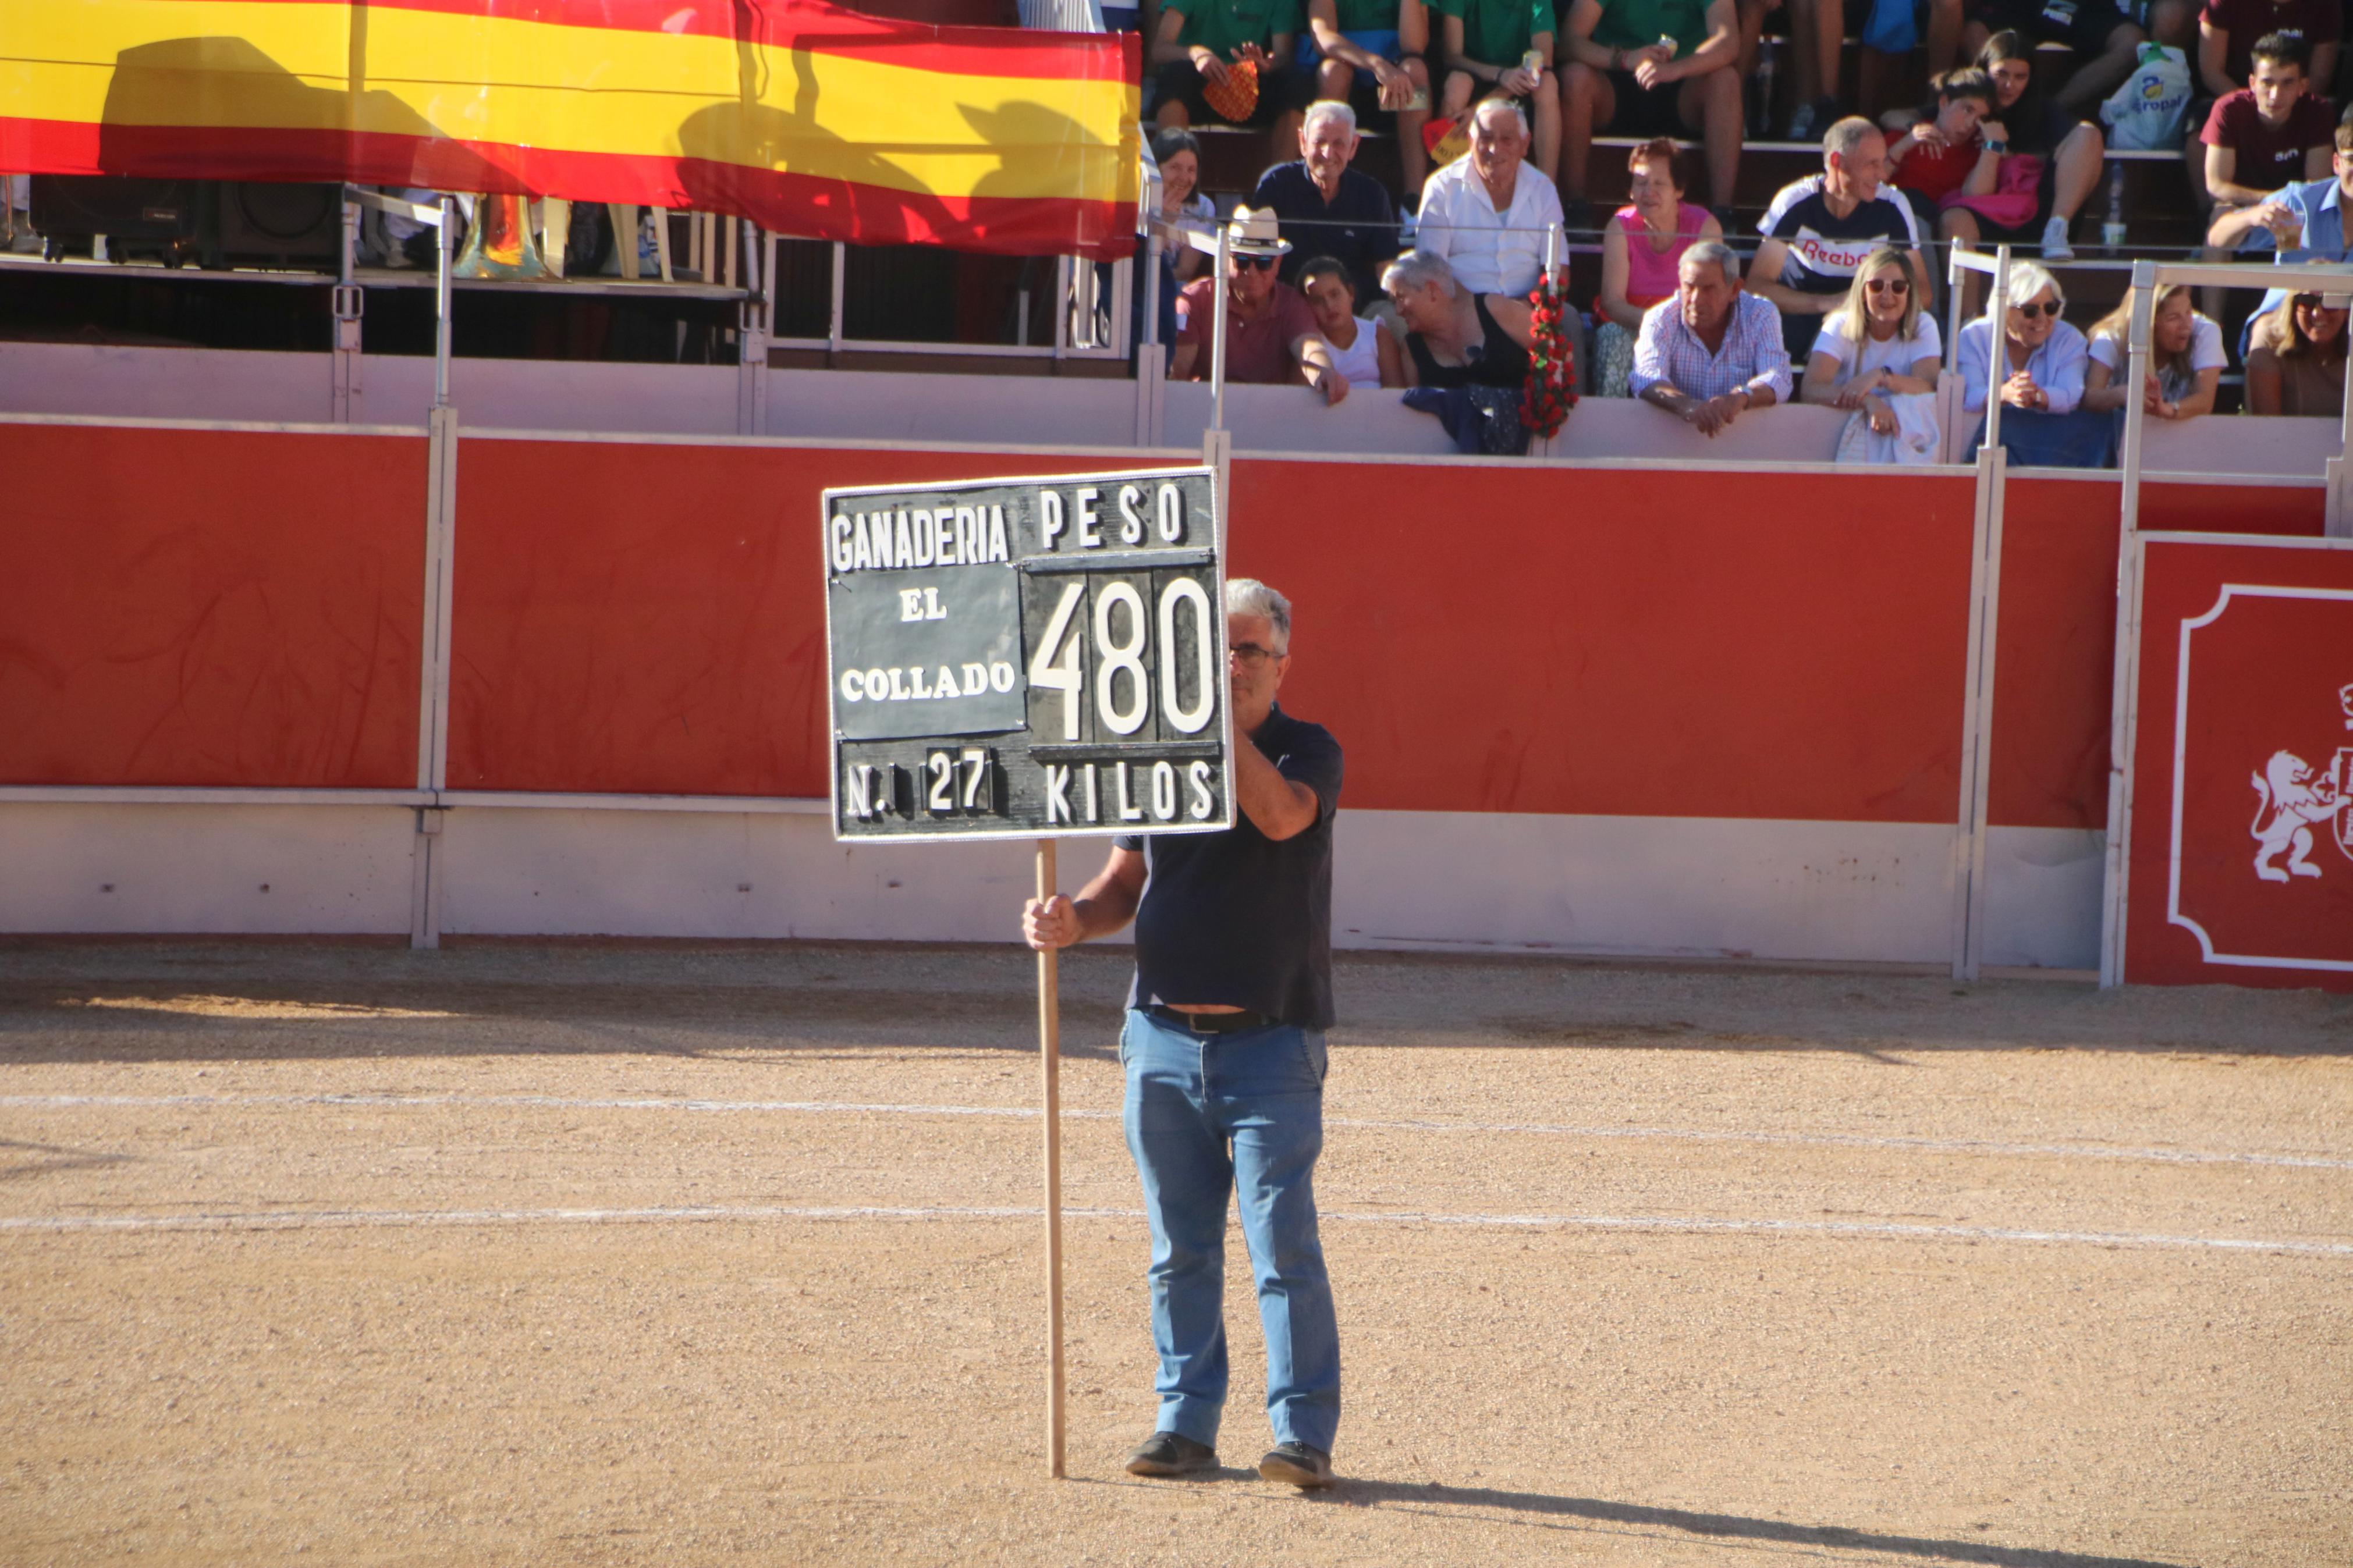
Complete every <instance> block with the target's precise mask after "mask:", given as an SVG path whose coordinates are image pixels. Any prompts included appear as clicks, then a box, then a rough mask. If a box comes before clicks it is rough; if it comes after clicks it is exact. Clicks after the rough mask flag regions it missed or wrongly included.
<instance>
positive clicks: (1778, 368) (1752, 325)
mask: <svg viewBox="0 0 2353 1568" xmlns="http://www.w3.org/2000/svg"><path fill="white" fill-rule="evenodd" d="M1628 386H1629V388H1630V390H1631V391H1632V393H1633V394H1634V395H1635V396H1637V397H1639V398H1641V400H1642V401H1643V402H1645V403H1649V404H1653V405H1657V406H1658V407H1661V408H1663V409H1665V410H1666V411H1667V412H1668V413H1670V414H1672V415H1673V416H1675V417H1676V418H1678V419H1680V420H1682V421H1683V423H1684V424H1686V425H1689V426H1691V427H1692V428H1693V429H1694V430H1697V431H1698V432H1699V433H1700V434H1701V435H1703V436H1714V435H1715V433H1716V432H1717V431H1719V430H1722V429H1724V428H1725V426H1728V425H1730V424H1731V423H1732V422H1733V421H1734V420H1735V419H1737V418H1739V417H1740V416H1742V415H1743V414H1746V413H1747V412H1748V411H1749V410H1751V409H1756V408H1770V407H1771V406H1772V405H1774V404H1776V403H1780V402H1785V401H1787V400H1788V396H1789V351H1788V349H1786V348H1784V347H1782V346H1781V312H1780V311H1778V310H1775V309H1774V308H1773V302H1772V301H1771V300H1765V299H1761V298H1759V297H1758V296H1757V295H1755V294H1750V293H1746V292H1745V291H1743V289H1741V287H1740V263H1739V261H1738V260H1737V259H1736V258H1734V256H1733V254H1732V250H1731V248H1730V247H1728V246H1725V245H1724V244H1722V243H1721V242H1719V241H1716V240H1712V239H1709V240H1702V241H1701V242H1700V243H1699V244H1697V245H1694V246H1693V247H1691V248H1690V249H1689V250H1686V251H1684V252H1683V262H1682V264H1681V265H1680V266H1678V267H1677V268H1675V296H1674V298H1673V299H1672V300H1661V301H1660V302H1659V303H1658V304H1656V305H1653V306H1651V309H1650V310H1649V311H1648V312H1647V313H1645V314H1644V316H1643V317H1642V331H1641V335H1640V336H1638V337H1637V338H1636V339H1635V340H1634V374H1632V376H1631V377H1630V378H1629V381H1628Z"/></svg>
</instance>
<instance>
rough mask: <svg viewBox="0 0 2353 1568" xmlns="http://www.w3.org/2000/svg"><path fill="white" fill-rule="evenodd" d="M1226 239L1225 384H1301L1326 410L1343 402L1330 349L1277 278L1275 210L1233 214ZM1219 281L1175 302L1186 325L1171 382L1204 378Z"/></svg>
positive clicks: (1286, 244)
mask: <svg viewBox="0 0 2353 1568" xmlns="http://www.w3.org/2000/svg"><path fill="white" fill-rule="evenodd" d="M1226 235H1227V260H1226V276H1225V278H1224V279H1223V280H1222V281H1223V286H1224V288H1225V290H1226V379H1227V380H1228V381H1229V382H1232V383H1235V384H1244V383H1256V384H1262V385H1269V386H1281V385H1285V384H1297V383H1304V384H1306V385H1308V386H1311V387H1313V388H1314V389H1315V390H1316V391H1317V392H1319V393H1321V394H1323V395H1324V402H1325V403H1327V404H1329V403H1337V402H1339V401H1340V400H1341V399H1342V398H1344V397H1345V396H1347V395H1348V378H1347V377H1346V376H1345V375H1343V374H1340V372H1339V371H1338V369H1337V368H1335V366H1334V364H1333V363H1332V345H1331V344H1329V343H1327V342H1324V334H1323V333H1322V332H1320V331H1317V330H1316V327H1315V313H1314V311H1313V310H1310V309H1308V305H1307V300H1306V299H1305V297H1304V296H1303V295H1302V294H1301V293H1300V292H1299V290H1298V289H1293V287H1292V286H1291V285H1290V284H1288V283H1285V282H1283V281H1282V279H1279V278H1277V277H1276V276H1275V266H1276V264H1277V263H1278V262H1280V261H1281V260H1282V258H1283V257H1284V256H1285V255H1287V254H1288V253H1289V252H1290V250H1291V243H1290V241H1288V240H1286V239H1284V238H1282V234H1281V231H1280V228H1279V226H1278V225H1277V224H1276V222H1275V216H1274V210H1273V209H1272V208H1271V207H1259V208H1255V209H1253V208H1250V207H1246V206H1244V207H1236V208H1235V209H1234V216H1233V221H1232V222H1231V223H1229V224H1228V225H1227V226H1226ZM1194 243H1195V244H1197V245H1199V246H1200V247H1202V248H1204V249H1206V250H1214V249H1215V248H1216V245H1215V242H1214V241H1213V240H1206V239H1202V238H1199V237H1196V238H1195V239H1194ZM1219 282H1220V280H1219V279H1215V278H1197V279H1194V280H1193V281H1192V282H1190V283H1187V285H1185V291H1184V292H1183V293H1182V294H1181V295H1179V296H1178V297H1177V301H1176V310H1177V313H1178V314H1179V315H1181V316H1183V317H1184V318H1185V325H1184V327H1183V328H1182V329H1181V330H1180V331H1178V332H1177V334H1176V353H1175V354H1174V355H1173V356H1172V357H1171V358H1170V359H1169V361H1168V378H1169V379H1170V380H1171V381H1207V380H1208V377H1209V367H1210V364H1211V363H1212V359H1211V353H1212V346H1213V345H1214V343H1215V342H1216V341H1217V340H1216V336H1215V334H1216V331H1217V323H1218V297H1217V295H1216V293H1215V292H1214V290H1215V289H1217V288H1218V287H1219Z"/></svg>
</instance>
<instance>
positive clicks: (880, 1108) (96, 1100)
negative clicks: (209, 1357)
mask: <svg viewBox="0 0 2353 1568" xmlns="http://www.w3.org/2000/svg"><path fill="white" fill-rule="evenodd" d="M242 1105H323V1106H351V1107H353V1108H385V1109H400V1108H414V1107H430V1106H448V1107H455V1108H466V1107H474V1106H479V1107H482V1108H484V1109H497V1108H506V1109H514V1110H687V1111H702V1112H706V1113H711V1112H719V1113H728V1112H733V1113H744V1112H762V1111H765V1112H771V1113H782V1114H797V1115H834V1116H840V1115H863V1116H985V1117H1035V1116H1036V1115H1037V1114H1038V1108H1037V1107H1036V1106H1034V1105H898V1104H888V1103H866V1102H862V1101H855V1100H659V1099H653V1098H639V1099H626V1100H619V1099H617V1100H593V1099H590V1100H581V1099H567V1098H563V1097H559V1096H554V1095H540V1094H480V1095H463V1094H153V1095H144V1094H5V1095H0V1110H8V1109H22V1110H70V1109H74V1108H77V1107H82V1106H90V1107H123V1108H129V1109H156V1110H167V1109H185V1110H207V1109H216V1108H227V1107H233V1106H242ZM1062 1114H1063V1115H1064V1116H1066V1117H1069V1118H1071V1119H1072V1120H1075V1121H1108V1120H1113V1119H1115V1118H1116V1117H1117V1116H1118V1114H1119V1113H1118V1112H1117V1111H1115V1110H1073V1109H1070V1108H1067V1107H1066V1108H1065V1109H1064V1110H1063V1111H1062ZM1324 1125H1325V1126H1326V1127H1351V1128H1357V1129H1361V1130H1364V1131H1379V1132H1472V1133H1504V1132H1513V1133H1525V1134H1531V1135H1536V1136H1546V1137H1560V1138H1621V1139H1680V1140H1684V1141H1687V1142H1701V1143H1776V1144H1786V1145H1789V1146H1792V1147H1797V1148H1826V1149H1896V1150H1906V1151H1911V1152H1919V1153H1930V1154H1990V1155H1996V1156H2003V1157H2008V1158H2013V1159H2015V1158H2019V1157H2021V1156H2024V1157H2033V1156H2042V1157H2048V1158H2055V1159H2064V1160H2144V1161H2155V1162H2158V1163H2163V1164H2174V1165H2279V1166H2286V1167H2290V1168H2293V1169H2298V1170H2315V1171H2353V1159H2332V1158H2329V1157H2327V1156H2325V1155H2317V1154H2261V1153H2233V1152H2227V1151H2221V1150H2208V1149H2139V1148H2125V1147H2116V1146H2112V1145H2107V1144H2099V1143H2001V1142H1990V1141H1987V1140H1980V1139H1972V1138H1900V1137H1885V1136H1874V1135H1871V1134H1866V1133H1859V1132H1765V1131H1736V1130H1727V1131H1711V1130H1708V1129H1705V1128H1697V1127H1631V1126H1629V1127H1585V1126H1574V1125H1556V1124H1553V1123H1547V1122H1538V1121H1378V1120H1366V1119H1361V1118H1356V1117H1346V1116H1328V1117H1325V1118H1324Z"/></svg>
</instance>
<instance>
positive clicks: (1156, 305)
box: [1144, 232, 2353, 361]
mask: <svg viewBox="0 0 2353 1568" xmlns="http://www.w3.org/2000/svg"><path fill="white" fill-rule="evenodd" d="M1144 247H1145V252H1144V341H1145V342H1146V343H1156V342H1159V341H1160V236H1159V234H1158V233H1157V232H1155V233H1154V234H1153V235H1152V237H1150V238H1148V239H1146V240H1145V242H1144ZM2348 361H2353V356H2348Z"/></svg>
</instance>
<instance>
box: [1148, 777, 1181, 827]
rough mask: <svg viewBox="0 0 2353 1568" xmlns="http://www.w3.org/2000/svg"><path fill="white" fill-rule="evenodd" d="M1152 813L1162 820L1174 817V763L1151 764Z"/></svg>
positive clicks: (1166, 820)
mask: <svg viewBox="0 0 2353 1568" xmlns="http://www.w3.org/2000/svg"><path fill="white" fill-rule="evenodd" d="M1152 815H1153V816H1155V818H1157V819H1158V820H1160V821H1162V822H1173V821H1175V820H1176V763H1153V764H1152Z"/></svg>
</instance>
